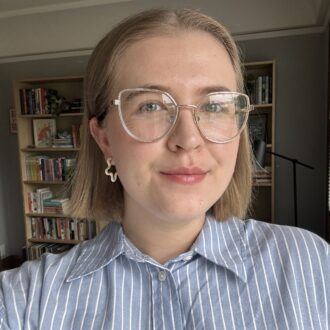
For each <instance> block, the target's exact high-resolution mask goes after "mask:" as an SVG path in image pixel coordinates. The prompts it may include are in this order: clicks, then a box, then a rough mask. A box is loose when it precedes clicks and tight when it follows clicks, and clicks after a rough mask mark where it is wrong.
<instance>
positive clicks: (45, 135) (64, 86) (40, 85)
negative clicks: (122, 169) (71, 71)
mask: <svg viewBox="0 0 330 330" xmlns="http://www.w3.org/2000/svg"><path fill="white" fill-rule="evenodd" d="M13 92H14V104H15V111H16V118H17V138H18V151H19V160H20V170H21V171H20V172H21V186H22V199H23V207H24V219H23V222H24V227H25V239H26V247H27V255H28V257H29V259H34V258H38V257H40V255H41V254H42V253H43V252H45V251H49V252H52V251H55V253H56V251H58V252H60V251H62V250H63V249H64V248H65V247H67V244H70V245H73V244H77V243H79V242H81V240H82V239H89V238H91V237H93V236H94V235H95V233H97V232H98V225H96V224H95V222H93V221H87V220H83V219H81V220H80V219H79V220H78V219H72V218H70V217H68V216H67V215H65V214H60V212H62V211H63V210H62V207H63V208H64V204H65V201H68V199H69V197H70V196H69V189H66V187H65V185H66V184H67V183H68V181H67V180H68V178H69V177H70V175H71V174H72V172H71V171H72V170H73V169H74V166H75V161H76V157H77V153H78V152H79V149H80V148H79V146H80V126H81V123H82V120H83V116H84V113H83V112H82V111H83V106H82V100H83V77H54V78H42V79H29V80H19V81H14V83H13ZM62 102H65V103H64V104H63V103H62ZM58 104H62V105H63V106H65V107H66V108H65V109H66V112H61V113H59V114H58V115H54V114H53V113H56V112H57V111H58ZM69 109H70V111H69ZM46 201H47V203H46ZM44 208H45V212H43V211H42V210H43V209H44ZM46 208H47V209H46ZM50 208H54V213H47V212H52V211H50ZM55 212H58V213H55ZM47 237H48V238H47ZM49 237H52V238H51V239H49ZM56 238H57V239H56ZM60 238H62V239H60ZM70 238H71V239H70ZM72 238H74V239H72ZM47 244H49V245H47ZM48 248H49V249H48Z"/></svg>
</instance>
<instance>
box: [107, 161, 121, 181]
mask: <svg viewBox="0 0 330 330" xmlns="http://www.w3.org/2000/svg"><path fill="white" fill-rule="evenodd" d="M107 164H108V167H107V168H106V169H105V170H104V173H105V175H107V176H110V180H111V182H116V181H117V177H118V174H117V172H116V171H115V172H110V169H111V166H112V164H111V157H110V158H107Z"/></svg>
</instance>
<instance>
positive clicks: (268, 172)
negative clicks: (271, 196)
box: [253, 166, 272, 184]
mask: <svg viewBox="0 0 330 330" xmlns="http://www.w3.org/2000/svg"><path fill="white" fill-rule="evenodd" d="M271 182H272V169H271V167H270V166H265V168H258V169H256V170H255V171H254V173H253V183H255V184H268V183H271Z"/></svg>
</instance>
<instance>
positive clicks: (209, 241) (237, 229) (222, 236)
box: [193, 215, 247, 282]
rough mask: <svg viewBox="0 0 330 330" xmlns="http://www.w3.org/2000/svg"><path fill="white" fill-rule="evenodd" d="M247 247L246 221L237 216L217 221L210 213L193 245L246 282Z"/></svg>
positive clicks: (202, 254)
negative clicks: (245, 262)
mask: <svg viewBox="0 0 330 330" xmlns="http://www.w3.org/2000/svg"><path fill="white" fill-rule="evenodd" d="M245 247H246V242H245V234H244V221H242V220H240V219H237V218H230V219H227V220H225V221H217V220H215V219H214V218H213V217H212V216H209V215H208V216H207V217H206V220H205V223H204V226H203V229H202V231H201V232H200V234H199V236H198V237H197V239H196V241H195V243H194V245H193V249H194V250H195V251H196V252H197V253H198V254H200V255H201V256H203V257H204V258H206V259H207V260H209V261H211V262H213V263H215V264H216V265H218V266H222V267H224V268H226V269H228V270H230V271H231V272H233V273H234V274H235V275H237V276H238V277H239V278H240V279H241V280H243V281H244V282H246V281H247V274H246V269H245V265H244V259H245V251H246V248H245Z"/></svg>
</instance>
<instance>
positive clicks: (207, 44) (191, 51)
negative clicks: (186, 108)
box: [116, 31, 237, 92]
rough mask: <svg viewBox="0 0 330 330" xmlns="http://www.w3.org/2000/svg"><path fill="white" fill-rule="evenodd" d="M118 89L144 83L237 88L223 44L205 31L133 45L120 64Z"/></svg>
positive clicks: (180, 34)
mask: <svg viewBox="0 0 330 330" xmlns="http://www.w3.org/2000/svg"><path fill="white" fill-rule="evenodd" d="M116 71H117V81H116V87H117V89H118V90H121V89H124V88H134V87H141V86H144V85H161V86H168V87H169V89H174V90H177V89H180V90H181V91H182V92H183V91H184V90H193V89H196V88H198V89H200V88H203V87H207V86H208V85H210V86H213V85H222V86H224V87H225V88H226V89H229V90H236V88H237V86H236V75H235V72H234V68H233V65H232V63H231V60H230V57H229V55H228V53H227V51H226V49H225V48H224V46H223V45H222V44H221V43H220V42H219V41H218V40H216V39H215V38H214V37H213V36H212V35H210V34H209V33H206V32H200V31H190V32H180V33H178V34H176V35H162V36H155V37H149V38H146V39H143V40H140V41H137V42H135V43H133V44H132V45H130V46H129V47H128V48H127V49H126V50H125V51H124V52H123V54H122V56H121V58H120V60H119V62H118V65H117V70H116Z"/></svg>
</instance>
